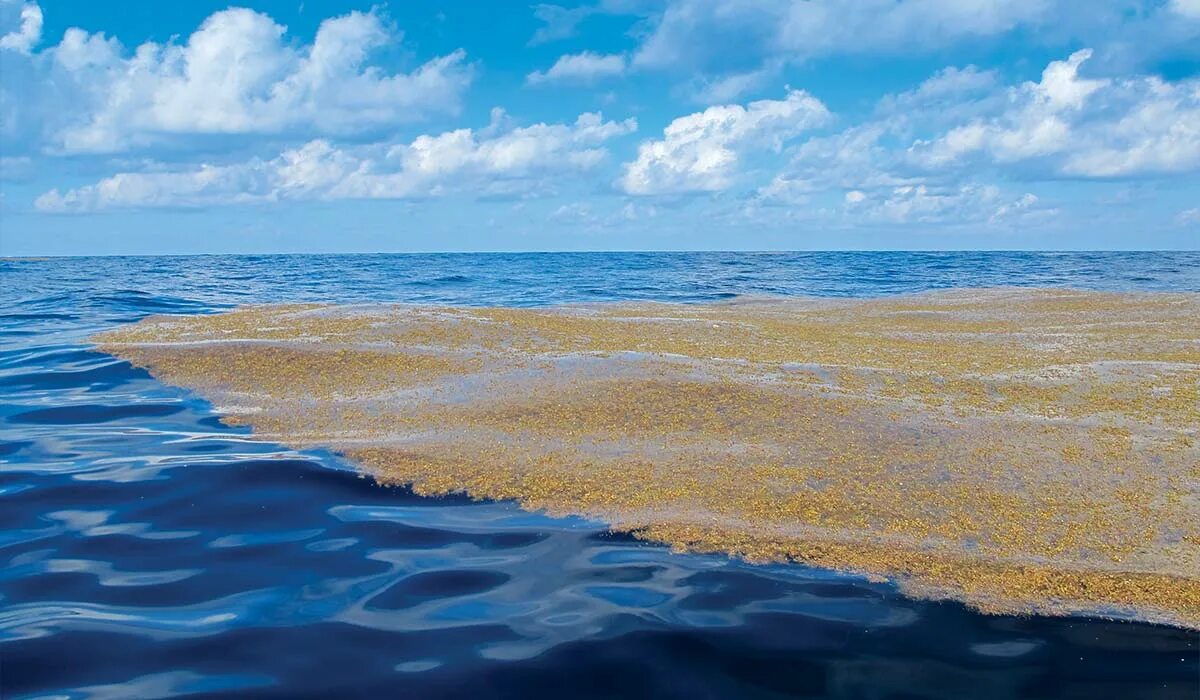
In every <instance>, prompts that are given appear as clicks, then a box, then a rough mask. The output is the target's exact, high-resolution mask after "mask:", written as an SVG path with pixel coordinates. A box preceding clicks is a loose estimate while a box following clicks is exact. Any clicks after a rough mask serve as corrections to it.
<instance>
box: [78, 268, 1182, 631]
mask: <svg viewBox="0 0 1200 700" xmlns="http://www.w3.org/2000/svg"><path fill="white" fill-rule="evenodd" d="M96 342H97V343H98V344H99V347H100V349H102V350H104V351H106V352H110V353H113V354H115V355H117V356H119V357H122V358H125V359H128V360H129V361H131V362H133V363H134V364H137V365H140V366H144V367H147V368H148V369H149V370H150V371H151V372H152V373H153V374H154V375H155V376H157V377H159V378H160V379H162V380H163V381H165V382H168V383H171V384H176V385H179V386H183V387H189V388H192V389H194V390H196V391H198V392H199V393H200V394H201V395H203V396H205V397H207V398H208V399H210V400H211V401H212V402H213V403H214V404H215V405H216V407H217V408H218V410H220V411H221V413H222V414H223V416H224V417H225V420H226V421H228V422H230V423H235V424H248V425H250V426H252V427H253V430H254V434H255V435H256V436H258V437H260V438H262V439H265V440H272V441H278V442H281V443H285V444H288V445H292V446H296V447H310V446H324V447H328V448H331V449H333V450H336V451H338V452H340V453H342V454H344V455H346V456H347V457H349V458H350V459H351V460H353V461H355V462H356V463H357V464H359V465H360V466H361V467H362V469H364V470H365V471H367V472H368V473H370V474H371V475H373V476H374V477H375V478H376V479H378V480H379V481H381V482H386V483H410V484H412V485H413V487H414V488H415V489H416V490H417V491H418V492H420V493H424V494H445V493H450V492H466V493H468V494H470V495H471V496H474V497H478V498H494V499H516V500H517V501H519V502H520V503H521V504H522V505H523V506H524V507H526V508H531V509H543V510H545V511H548V512H550V513H553V514H568V513H573V514H582V515H586V516H592V517H597V518H602V519H604V520H605V521H606V522H608V523H610V524H611V525H612V527H614V528H617V529H621V530H627V531H632V532H634V533H636V534H637V535H638V536H641V537H644V538H646V539H649V540H654V541H659V542H665V543H669V544H672V545H674V546H676V547H679V548H681V549H691V550H698V551H716V552H727V553H730V554H733V555H737V556H742V557H745V558H747V559H750V560H754V561H759V560H763V561H766V560H790V561H795V562H801V563H804V564H809V565H815V566H821V567H830V568H835V569H841V570H850V571H855V572H861V573H865V574H868V575H873V576H879V577H886V578H890V579H893V580H895V581H897V582H898V583H899V584H900V585H901V586H902V587H904V589H905V590H906V591H908V592H910V593H913V594H916V595H922V596H930V597H950V598H954V599H958V600H962V601H965V602H967V603H968V604H970V605H973V606H975V607H977V608H980V609H983V610H986V611H995V612H1040V613H1051V614H1063V613H1075V612H1084V613H1089V614H1099V615H1108V616H1115V617H1136V618H1139V619H1147V620H1154V621H1160V622H1166V623H1170V624H1177V625H1183V626H1187V627H1193V628H1200V447H1198V445H1197V440H1198V439H1200V436H1198V434H1197V433H1198V432H1200V295H1193V294H1111V293H1097V292H1080V291H1066V290H1033V289H1030V290H1025V289H990V290H956V291H947V292H937V293H927V294H919V295H912V296H903V297H890V298H879V299H866V300H820V299H737V300H733V301H729V302H722V303H714V304H695V305H686V304H685V305H677V304H658V303H637V304H628V303H619V304H617V303H614V304H596V305H579V306H564V307H555V308H541V309H516V308H448V307H430V306H404V305H376V306H326V305H286V306H250V307H244V308H239V309H236V310H233V311H230V312H227V313H222V314H216V315H210V316H155V317H151V318H147V319H145V320H143V321H141V322H138V323H136V324H132V325H129V326H125V327H121V328H118V329H116V330H113V331H110V332H106V333H103V334H101V335H99V336H98V337H97V338H96Z"/></svg>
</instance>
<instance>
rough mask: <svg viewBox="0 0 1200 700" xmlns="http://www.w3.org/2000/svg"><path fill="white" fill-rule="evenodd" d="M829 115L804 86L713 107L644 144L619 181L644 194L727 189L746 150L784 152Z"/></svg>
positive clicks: (629, 190)
mask: <svg viewBox="0 0 1200 700" xmlns="http://www.w3.org/2000/svg"><path fill="white" fill-rule="evenodd" d="M829 116H830V115H829V110H828V109H826V108H825V105H824V104H822V103H821V101H820V100H818V99H816V98H815V97H813V96H811V95H809V94H808V93H806V92H804V91H803V90H789V91H788V94H787V97H786V98H784V99H782V100H759V101H757V102H751V103H750V104H748V105H746V106H745V107H743V106H741V105H720V106H715V107H709V108H708V109H706V110H704V111H703V112H696V113H694V114H689V115H687V116H685V117H679V118H678V119H675V120H674V121H672V122H671V123H670V124H669V125H667V128H666V129H664V130H663V138H662V139H660V140H654V141H645V142H643V143H642V144H641V145H640V146H639V147H638V156H637V159H636V160H634V161H632V162H630V163H626V164H625V173H624V175H623V177H622V178H621V180H620V183H619V184H620V186H621V188H622V189H623V190H624V191H625V192H627V193H629V194H639V195H644V194H669V193H683V192H705V191H707V192H712V191H717V190H722V189H725V188H727V187H728V186H729V185H730V183H731V180H732V178H733V176H734V175H735V172H734V171H735V166H736V165H737V163H738V160H739V157H740V155H741V153H742V152H744V151H747V150H754V149H762V148H773V149H775V150H778V149H780V148H782V146H783V143H784V142H785V141H787V140H789V139H791V138H794V137H795V136H797V135H799V134H800V133H802V132H803V131H805V130H808V129H812V128H815V127H818V126H821V125H822V124H824V123H825V122H827V121H828V119H829Z"/></svg>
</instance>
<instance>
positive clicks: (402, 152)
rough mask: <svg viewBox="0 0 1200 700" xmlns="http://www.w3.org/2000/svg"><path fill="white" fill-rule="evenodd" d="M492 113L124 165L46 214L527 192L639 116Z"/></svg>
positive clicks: (574, 168) (576, 166)
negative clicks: (363, 141) (445, 123)
mask: <svg viewBox="0 0 1200 700" xmlns="http://www.w3.org/2000/svg"><path fill="white" fill-rule="evenodd" d="M506 122H507V119H506V118H505V115H504V114H503V113H502V112H500V111H498V110H497V111H496V112H494V113H493V118H492V123H491V124H490V125H489V126H488V127H486V128H485V129H481V130H478V131H475V130H472V129H457V130H454V131H448V132H444V133H441V134H437V135H423V136H419V137H417V138H416V139H414V140H412V141H411V142H409V143H397V144H375V145H371V146H363V147H357V148H343V147H338V146H335V145H334V144H332V143H330V142H329V141H327V140H324V139H317V140H313V141H310V142H308V143H306V144H304V145H302V146H300V147H297V148H293V149H288V150H285V151H284V152H283V153H281V154H280V155H279V156H278V157H276V158H272V159H270V160H263V159H252V160H250V161H247V162H243V163H235V164H231V165H201V166H199V167H197V168H191V169H187V170H180V171H167V172H125V173H118V174H116V175H113V176H111V177H108V178H105V179H103V180H101V181H99V182H97V183H95V184H93V185H87V186H84V187H79V188H76V189H71V190H67V191H66V192H60V191H59V190H57V189H55V190H51V191H49V192H47V193H45V194H43V195H42V196H41V197H39V198H38V199H37V201H36V203H35V206H36V207H37V209H39V210H40V211H44V212H91V211H100V210H105V209H116V208H150V207H199V206H208V205H216V204H236V203H250V202H270V201H280V200H310V199H326V200H328V199H409V198H423V197H436V196H440V195H445V194H449V193H452V192H462V191H468V192H471V193H475V194H478V195H481V196H487V195H493V196H497V195H507V194H514V193H528V192H532V191H536V190H537V189H538V188H542V187H546V186H547V184H548V183H547V180H548V179H549V178H551V177H552V176H553V177H554V178H561V177H562V176H563V175H565V174H569V173H573V172H574V173H579V172H586V171H588V170H590V169H592V168H594V167H596V166H597V165H599V164H600V163H601V162H602V161H603V160H604V159H605V157H606V156H607V151H606V150H605V149H604V148H603V144H604V143H605V142H606V141H608V140H610V139H613V138H616V137H618V136H623V135H625V134H629V133H631V132H633V131H634V130H635V129H636V128H637V123H636V122H635V121H634V120H633V119H627V120H625V121H621V122H616V121H605V120H604V119H603V117H601V116H600V115H599V114H595V113H585V114H581V115H580V116H579V118H578V119H576V120H575V122H574V123H572V124H534V125H532V126H525V127H508V126H507V125H506Z"/></svg>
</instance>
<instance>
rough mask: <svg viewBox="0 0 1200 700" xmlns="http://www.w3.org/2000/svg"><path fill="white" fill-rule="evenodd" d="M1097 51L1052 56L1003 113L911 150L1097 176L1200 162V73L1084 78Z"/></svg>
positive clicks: (928, 158)
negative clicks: (1172, 79)
mask: <svg viewBox="0 0 1200 700" xmlns="http://www.w3.org/2000/svg"><path fill="white" fill-rule="evenodd" d="M1091 55H1092V52H1091V51H1090V50H1086V49H1085V50H1081V51H1077V52H1075V53H1074V54H1072V55H1071V56H1070V58H1068V59H1067V60H1066V61H1054V62H1052V63H1050V65H1048V66H1047V67H1046V69H1045V71H1044V72H1043V73H1042V79H1041V81H1039V82H1036V83H1035V82H1028V83H1025V84H1023V85H1020V86H1017V87H1015V88H1013V89H1011V90H1010V91H1009V93H1008V100H1007V103H1006V104H1005V105H1004V108H1003V109H1002V110H1000V111H999V113H997V114H994V115H991V116H987V117H983V118H978V119H975V120H972V121H970V122H968V123H966V124H963V125H960V126H957V127H955V128H953V129H950V130H949V131H947V132H946V133H944V134H942V135H940V136H938V137H937V138H934V139H931V140H922V141H918V142H917V143H915V144H914V145H913V146H912V148H911V149H910V150H911V153H912V155H913V156H914V157H915V158H916V160H917V161H918V162H920V163H922V164H925V165H927V166H929V167H932V168H939V167H945V166H951V165H955V164H960V163H963V162H967V161H970V160H972V159H983V160H985V161H988V162H990V163H993V164H997V165H1009V164H1018V163H1020V164H1030V165H1032V166H1034V167H1039V168H1041V169H1043V170H1044V171H1047V172H1050V173H1054V174H1057V175H1065V176H1076V177H1093V178H1107V177H1119V176H1136V175H1147V174H1161V173H1174V172H1182V171H1186V170H1193V169H1196V168H1200V81H1194V80H1193V81H1183V82H1179V83H1169V82H1166V81H1163V80H1161V79H1160V78H1157V77H1154V76H1144V77H1134V78H1128V79H1087V78H1083V77H1081V76H1080V75H1079V70H1080V66H1082V65H1083V64H1084V62H1086V61H1087V60H1088V59H1089V58H1090V57H1091Z"/></svg>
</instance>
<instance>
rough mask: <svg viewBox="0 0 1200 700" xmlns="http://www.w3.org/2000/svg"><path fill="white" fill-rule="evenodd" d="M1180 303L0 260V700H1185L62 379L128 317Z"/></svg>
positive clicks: (1102, 642)
mask: <svg viewBox="0 0 1200 700" xmlns="http://www.w3.org/2000/svg"><path fill="white" fill-rule="evenodd" d="M1005 285H1019V286H1043V287H1044V286H1066V287H1079V288H1089V289H1104V290H1113V291H1134V290H1144V291H1165V290H1170V291H1191V292H1198V291H1200V253H1047V254H1036V253H679V254H667V253H610V254H512V255H508V254H504V255H500V254H496V255H490V254H478V255H476V254H469V255H468V254H463V255H449V254H448V255H364V256H228V257H226V256H211V257H209V256H206V257H164V258H151V257H137V258H61V259H50V260H5V261H0V395H2V401H0V421H2V422H0V467H2V469H0V567H3V568H0V697H4V698H6V699H7V698H23V697H68V698H76V697H78V698H84V697H143V698H149V697H175V696H184V695H188V694H196V695H202V696H231V697H233V696H249V695H255V696H262V697H280V698H294V697H329V696H337V697H350V696H355V695H362V696H371V697H379V696H409V697H487V696H506V697H590V696H594V697H612V696H620V697H639V696H645V697H687V698H703V697H839V698H858V697H870V698H888V697H897V698H899V697H904V698H960V697H985V698H986V697H997V698H999V697H1022V696H1023V697H1130V698H1133V697H1138V698H1175V697H1179V698H1195V697H1197V694H1198V693H1200V647H1198V643H1197V638H1196V635H1195V633H1192V632H1186V631H1182V630H1177V629H1172V628H1168V627H1161V626H1154V625H1145V624H1135V623H1119V622H1109V621H1104V620H1096V619H1084V618H1040V617H1032V618H1016V617H996V616H986V615H981V614H978V613H975V612H972V611H970V610H968V609H966V608H964V607H963V606H961V605H958V604H954V603H939V602H928V601H914V600H910V599H907V598H904V597H902V596H899V595H898V594H896V593H895V591H894V590H893V589H892V588H891V587H890V586H888V585H886V584H877V583H871V582H867V581H865V580H862V579H860V578H855V577H850V576H844V575H839V574H834V573H829V572H823V571H816V570H811V569H804V568H801V567H796V566H751V565H747V564H743V563H740V562H736V561H729V560H727V559H724V558H721V557H707V556H693V555H678V554H672V553H670V552H669V551H668V550H666V549H664V548H661V547H656V546H651V545H647V544H644V543H640V542H637V541H635V540H633V539H631V538H629V537H626V536H622V535H613V534H610V533H607V532H606V531H605V530H604V528H603V527H602V525H600V524H597V523H592V522H586V521H582V520H574V519H552V518H548V517H545V516H542V515H539V514H531V513H524V512H521V511H520V510H519V509H517V508H515V507H513V506H512V505H511V504H506V503H472V502H470V501H468V500H466V499H436V500H434V499H423V498H418V497H416V496H413V495H412V494H411V493H408V492H407V491H406V490H403V489H382V488H379V487H376V486H375V485H373V484H372V483H370V482H369V481H367V480H364V479H360V478H358V476H357V474H356V473H355V472H354V471H353V470H352V469H351V468H350V467H349V466H348V465H346V464H344V463H343V462H341V461H340V460H339V459H338V458H337V457H335V456H333V455H330V454H326V453H320V452H303V453H301V452H294V451H289V450H286V449H283V448H281V447H279V446H276V445H271V444H269V443H262V442H256V441H251V440H248V439H247V438H246V434H245V432H244V431H242V430H238V429H232V428H228V427H225V426H223V425H221V424H220V423H219V422H218V421H217V420H216V416H215V414H214V413H213V410H212V407H211V406H209V405H207V404H206V403H205V402H203V401H201V400H199V399H198V398H196V397H195V396H193V395H191V394H189V393H187V392H185V391H182V390H179V389H175V388H171V387H167V386H164V385H162V384H161V383H159V382H156V381H155V380H153V379H152V378H150V377H149V376H148V375H147V374H146V373H145V372H144V371H141V370H137V369H134V368H132V367H131V366H130V365H128V364H127V363H124V362H121V361H118V360H115V359H114V358H112V357H109V356H106V355H102V354H100V353H96V352H94V351H92V350H90V349H89V348H88V346H87V344H86V343H85V341H84V339H85V338H86V337H87V336H88V335H89V334H90V333H93V332H95V331H97V330H101V329H104V328H109V327H112V326H113V325H115V324H120V323H126V322H131V321H135V320H137V319H140V318H143V317H145V316H146V315H149V314H159V313H180V314H193V313H212V312H216V311H220V310H223V309H228V308H231V307H233V306H236V305H238V304H247V303H263V302H283V301H328V302H339V303H353V302H376V301H389V302H390V301H398V302H417V303H438V304H470V305H519V306H533V305H548V304H556V303H562V302H578V301H610V300H628V299H638V300H644V299H650V300H664V301H684V302H703V301H710V300H718V299H724V298H731V297H733V296H737V295H744V294H753V295H764V294H765V295H819V296H876V295H883V294H896V293H904V292H913V291H921V290H928V289H938V288H946V287H981V286H1005Z"/></svg>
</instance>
